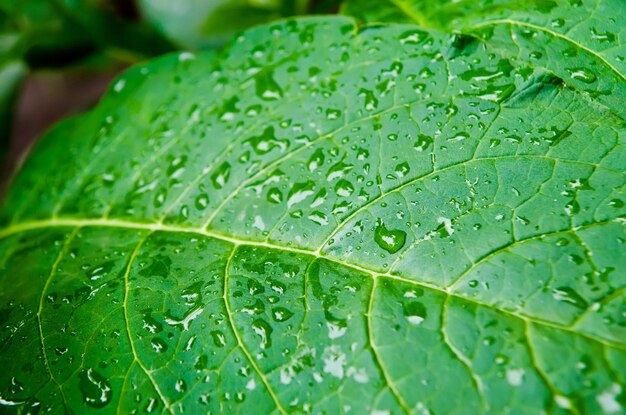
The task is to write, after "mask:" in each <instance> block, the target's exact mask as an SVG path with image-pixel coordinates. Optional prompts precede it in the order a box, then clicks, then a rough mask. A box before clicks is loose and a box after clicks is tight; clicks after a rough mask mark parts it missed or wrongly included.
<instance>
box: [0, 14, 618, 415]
mask: <svg viewBox="0 0 626 415" xmlns="http://www.w3.org/2000/svg"><path fill="white" fill-rule="evenodd" d="M502 27H503V28H504V27H505V26H502ZM517 29H520V30H521V28H515V29H513V28H512V27H511V26H506V30H508V31H510V30H517ZM533 33H536V37H535V36H534V35H531V36H529V37H528V40H527V42H528V43H527V44H526V43H525V44H524V45H525V46H515V49H513V48H512V46H511V47H508V46H507V47H504V46H503V44H504V42H500V41H498V40H497V39H498V38H497V36H500V35H502V36H504V35H505V34H504V33H502V34H499V32H498V31H497V30H494V32H493V36H491V37H488V36H487V37H466V36H462V35H458V34H456V35H449V34H444V33H443V32H439V31H431V30H428V29H422V28H417V27H415V26H414V25H390V26H374V27H366V28H361V29H359V28H357V27H356V25H355V21H353V20H352V19H350V18H341V17H335V18H330V17H325V18H306V19H299V20H293V21H286V22H283V23H279V24H274V25H270V26H265V27H261V28H257V29H253V30H251V31H248V32H246V33H244V34H243V35H241V36H240V37H238V38H237V39H236V40H235V41H234V43H233V44H232V46H231V47H230V48H229V49H227V50H226V51H225V52H223V53H221V54H213V53H204V54H199V55H192V54H189V53H182V54H178V55H174V56H168V57H164V58H161V59H159V60H157V61H155V62H152V63H149V64H147V65H145V66H141V67H137V68H134V69H132V70H130V71H129V72H127V73H126V74H125V75H123V76H122V77H121V78H120V79H119V80H117V81H116V82H115V83H114V84H113V85H112V87H111V91H110V92H109V94H108V96H107V97H106V98H105V99H104V101H103V102H102V103H101V104H100V105H99V106H98V107H97V108H96V109H95V110H94V111H92V112H90V113H88V114H86V115H83V116H80V117H78V118H75V119H72V120H68V121H66V122H64V123H63V124H61V125H59V126H58V127H57V128H56V129H54V130H53V131H51V132H50V134H49V135H48V136H47V137H45V138H44V140H43V141H42V142H41V144H40V145H39V146H38V148H37V149H36V150H35V151H34V152H33V154H32V155H31V157H30V158H29V160H28V161H27V163H26V165H25V166H24V168H23V171H22V172H21V174H20V175H19V176H18V177H17V179H16V180H15V183H14V186H13V189H12V191H11V193H10V195H9V196H8V199H7V200H6V202H5V205H4V207H3V208H2V211H1V215H2V216H1V218H2V219H1V221H2V222H3V223H4V228H3V230H1V231H0V273H1V275H2V291H1V292H0V299H1V312H0V316H1V318H2V324H3V328H4V330H2V334H1V336H2V338H1V340H0V347H1V348H2V349H1V352H2V367H3V371H2V373H0V396H1V397H2V405H4V406H5V407H4V409H7V410H13V411H22V412H24V413H25V412H29V411H30V412H35V411H36V410H37V409H39V410H41V411H43V410H47V409H51V410H53V411H56V412H62V411H63V410H71V411H74V412H84V411H100V412H103V413H109V412H115V411H119V412H122V413H126V412H131V411H138V412H143V411H148V412H158V413H161V412H170V413H179V412H183V411H187V412H200V411H202V412H204V411H211V412H220V411H223V412H226V413H286V412H303V413H309V412H310V413H324V412H325V413H342V412H352V413H377V414H383V413H394V414H395V413H435V414H436V413H507V412H509V411H513V408H514V409H515V412H516V413H528V414H534V413H540V412H543V411H545V412H551V413H552V412H554V413H568V412H571V413H620V412H623V410H624V407H625V406H626V403H625V401H624V396H625V395H624V388H625V386H624V385H626V380H625V374H626V342H625V339H626V314H625V313H626V297H625V294H624V286H625V285H626V275H625V273H624V270H625V269H626V262H625V261H626V256H625V255H623V253H624V241H625V240H626V231H625V227H624V226H625V225H624V218H625V214H626V210H625V208H624V203H625V202H624V201H625V200H626V198H625V196H624V194H623V190H624V180H625V175H624V171H625V167H626V166H625V164H626V152H625V147H624V144H625V142H626V130H625V126H624V121H623V118H621V117H622V115H623V106H622V105H617V104H616V102H618V101H619V100H620V99H622V98H620V97H623V96H624V88H625V85H624V82H622V81H615V80H614V79H613V78H611V76H614V78H615V77H619V76H621V75H620V74H621V72H619V70H621V69H620V66H619V65H617V64H615V65H613V66H610V65H606V64H605V63H602V61H600V60H598V53H599V52H594V53H590V52H589V53H588V51H586V49H582V48H579V49H577V50H578V53H579V56H578V58H577V59H576V62H577V63H576V65H577V66H580V67H581V68H582V67H585V68H587V65H588V68H589V70H590V71H594V74H595V79H593V80H591V81H589V82H586V81H585V80H583V79H582V77H583V75H576V76H570V75H569V72H568V70H569V69H568V68H570V67H573V66H572V65H574V63H570V61H568V59H569V58H568V57H567V56H563V55H562V54H561V53H560V49H559V47H560V43H559V41H557V40H554V41H553V42H552V43H550V42H548V43H546V42H544V40H542V39H543V38H542V36H544V35H547V34H545V33H544V32H541V31H539V30H538V31H537V32H533ZM508 35H509V38H510V35H511V33H508ZM616 35H617V34H616ZM491 39H495V40H493V41H492V40H491ZM518 39H519V38H518ZM524 39H526V38H524ZM524 42H526V40H524ZM520 45H521V43H520ZM509 46H510V45H509ZM535 46H537V47H542V48H543V49H542V50H544V51H549V53H547V52H546V53H544V54H543V55H542V56H543V58H542V59H543V60H540V61H538V62H537V63H535V62H533V61H532V60H530V59H529V57H528V53H527V51H529V50H534V49H533V48H534V47H535ZM570 47H573V46H572V45H570ZM590 50H592V49H590ZM616 50H617V49H616ZM619 50H621V51H622V52H623V48H622V49H619ZM619 50H618V51H617V52H616V51H615V50H613V51H612V52H611V53H619ZM607 53H609V52H607ZM554 56H559V59H558V60H557V59H555V58H554ZM587 58H588V59H589V60H585V59H587ZM605 60H607V61H610V59H609V58H608V55H605ZM572 62H574V60H572ZM615 68H617V70H618V72H614V75H612V72H611V71H613V70H615ZM577 71H578V70H577ZM580 71H581V72H580V73H581V74H582V73H583V72H584V71H583V70H582V69H581V70H580ZM573 73H574V72H572V74H573ZM577 73H578V72H577ZM566 74H567V76H566ZM615 79H617V78H615ZM43 178H45V180H43Z"/></svg>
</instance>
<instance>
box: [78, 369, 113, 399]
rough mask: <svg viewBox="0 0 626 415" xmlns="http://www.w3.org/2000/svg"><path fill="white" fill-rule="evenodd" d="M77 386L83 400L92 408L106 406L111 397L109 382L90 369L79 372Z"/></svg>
mask: <svg viewBox="0 0 626 415" xmlns="http://www.w3.org/2000/svg"><path fill="white" fill-rule="evenodd" d="M78 386H79V388H80V391H81V393H82V395H83V400H84V401H85V403H86V404H87V405H89V406H91V407H92V408H103V407H105V406H107V405H108V404H109V402H111V398H112V397H113V391H112V390H111V385H110V384H109V381H108V380H107V379H106V378H105V377H104V376H102V375H100V374H99V373H97V372H96V371H94V370H93V369H91V368H90V369H87V370H83V371H82V372H80V374H79V384H78Z"/></svg>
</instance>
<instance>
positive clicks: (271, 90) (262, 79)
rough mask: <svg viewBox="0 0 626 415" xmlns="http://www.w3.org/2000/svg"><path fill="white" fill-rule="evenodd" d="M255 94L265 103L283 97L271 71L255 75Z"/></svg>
mask: <svg viewBox="0 0 626 415" xmlns="http://www.w3.org/2000/svg"><path fill="white" fill-rule="evenodd" d="M256 94H257V96H258V97H259V98H261V99H263V100H265V101H274V100H277V99H280V98H282V97H283V90H282V88H281V87H280V85H278V83H277V82H276V81H275V80H274V74H273V72H271V71H267V70H265V71H261V72H259V73H258V74H257V75H256Z"/></svg>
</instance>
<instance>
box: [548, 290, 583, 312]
mask: <svg viewBox="0 0 626 415" xmlns="http://www.w3.org/2000/svg"><path fill="white" fill-rule="evenodd" d="M552 297H554V299H555V300H557V301H561V302H564V303H568V304H571V305H573V306H574V307H577V308H580V309H586V308H587V307H588V304H587V301H585V299H584V298H582V297H581V296H580V294H578V293H577V292H576V291H575V290H574V289H572V288H570V287H557V288H555V289H553V290H552Z"/></svg>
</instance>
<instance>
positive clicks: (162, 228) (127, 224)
mask: <svg viewBox="0 0 626 415" xmlns="http://www.w3.org/2000/svg"><path fill="white" fill-rule="evenodd" d="M609 223H615V221H606V222H594V223H592V224H589V225H586V227H590V226H598V225H604V224H609ZM60 227H78V228H82V227H106V228H121V229H135V230H145V231H149V232H172V233H193V234H197V235H203V236H207V237H210V238H214V239H217V240H221V241H224V242H228V243H230V244H233V245H234V246H235V248H237V247H239V246H255V247H261V248H266V249H272V250H278V251H284V252H292V253H296V254H301V255H307V256H312V257H315V258H316V259H323V260H326V261H329V262H332V263H334V264H337V265H339V266H344V267H347V268H351V269H353V270H355V271H358V272H361V273H364V274H367V275H370V276H371V277H382V278H388V279H393V280H396V281H400V282H403V283H406V284H411V285H415V286H419V287H421V288H425V289H430V290H434V291H438V292H440V293H443V294H445V295H446V296H452V297H456V298H459V299H461V300H463V301H467V302H470V303H473V304H476V305H478V306H481V307H487V308H490V309H492V310H495V311H498V312H500V313H503V314H506V315H509V316H513V317H515V318H518V319H521V320H523V321H525V322H526V323H532V324H537V325H541V326H545V327H551V328H555V329H558V330H563V331H567V332H570V333H572V334H575V335H578V336H582V337H585V338H587V339H590V340H593V341H595V342H597V343H600V344H603V345H604V346H607V347H611V348H615V349H622V350H626V344H622V343H616V342H614V341H611V340H608V339H605V338H601V337H597V336H594V335H591V334H588V333H583V332H578V331H575V330H574V329H573V327H570V326H564V325H562V324H558V323H553V322H550V321H546V320H541V319H538V318H536V317H533V316H527V315H524V314H521V313H517V312H515V311H510V310H505V309H499V308H495V307H493V306H492V305H490V304H486V303H482V302H480V301H478V300H476V299H474V298H470V297H465V296H463V295H462V294H460V293H458V292H455V291H452V290H449V289H447V288H444V287H439V286H436V285H433V284H429V283H426V282H423V281H417V280H413V279H409V278H406V277H402V276H399V275H394V274H391V273H390V272H386V273H380V272H378V271H375V270H371V269H368V268H365V267H362V266H360V265H358V264H354V263H350V262H345V261H341V260H339V259H336V258H332V257H329V256H326V255H323V254H322V252H319V253H318V252H315V251H311V250H307V249H301V248H295V247H290V246H281V245H276V244H273V243H271V242H265V241H253V240H242V239H238V238H235V237H232V236H227V235H222V234H219V233H217V232H213V231H210V230H207V229H198V228H189V227H181V226H175V225H166V224H162V223H141V222H132V221H125V220H117V219H103V218H96V219H80V218H55V219H47V220H39V221H32V222H22V223H18V224H14V225H12V226H10V227H8V228H5V229H4V230H1V231H0V240H2V239H4V238H6V237H8V236H11V235H14V234H18V233H22V232H27V231H31V230H37V229H46V228H60ZM563 232H566V231H559V232H557V233H563ZM543 236H545V235H539V236H537V237H535V238H539V237H543Z"/></svg>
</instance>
